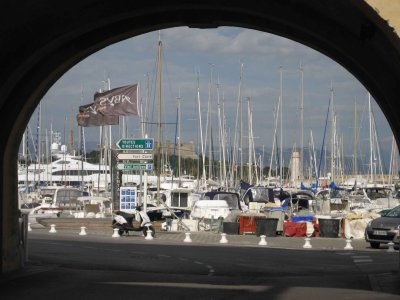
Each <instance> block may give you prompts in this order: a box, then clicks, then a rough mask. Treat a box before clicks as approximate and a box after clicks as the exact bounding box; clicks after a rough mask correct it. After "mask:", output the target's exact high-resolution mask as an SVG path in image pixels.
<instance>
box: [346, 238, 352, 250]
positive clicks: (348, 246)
mask: <svg viewBox="0 0 400 300" xmlns="http://www.w3.org/2000/svg"><path fill="white" fill-rule="evenodd" d="M353 249H354V248H353V246H352V245H351V239H346V246H345V247H344V250H353Z"/></svg>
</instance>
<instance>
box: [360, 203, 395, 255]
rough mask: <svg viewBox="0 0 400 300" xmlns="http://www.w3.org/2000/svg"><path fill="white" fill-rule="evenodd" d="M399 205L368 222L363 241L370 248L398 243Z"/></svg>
mask: <svg viewBox="0 0 400 300" xmlns="http://www.w3.org/2000/svg"><path fill="white" fill-rule="evenodd" d="M399 228H400V205H399V206H396V207H395V208H393V209H391V210H389V211H386V212H384V213H382V215H381V217H379V218H376V219H374V220H372V221H370V222H369V223H368V225H367V227H366V228H365V240H366V241H367V242H369V243H370V245H371V247H372V248H379V246H380V244H387V243H389V242H393V243H397V244H398V243H399V236H400V234H399V230H400V229H399Z"/></svg>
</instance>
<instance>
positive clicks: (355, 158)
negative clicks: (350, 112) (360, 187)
mask: <svg viewBox="0 0 400 300" xmlns="http://www.w3.org/2000/svg"><path fill="white" fill-rule="evenodd" d="M353 151H354V153H353V175H354V176H356V175H357V172H358V171H357V152H358V135H357V102H356V99H354V150H353Z"/></svg>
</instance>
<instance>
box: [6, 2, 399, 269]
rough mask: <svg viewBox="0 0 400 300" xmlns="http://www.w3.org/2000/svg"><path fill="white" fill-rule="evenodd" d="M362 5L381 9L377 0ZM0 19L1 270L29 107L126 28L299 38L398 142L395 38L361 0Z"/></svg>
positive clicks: (51, 12) (155, 7) (11, 246)
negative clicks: (361, 91) (339, 69)
mask: <svg viewBox="0 0 400 300" xmlns="http://www.w3.org/2000/svg"><path fill="white" fill-rule="evenodd" d="M367 2H369V3H372V4H373V5H374V6H378V7H383V4H381V1H379V0H370V1H367ZM391 3H392V4H391V5H390V6H393V7H395V8H396V7H397V10H395V11H396V12H397V13H395V15H394V17H396V16H398V15H399V14H400V10H399V9H398V8H399V4H398V3H399V1H393V2H391ZM384 5H385V8H386V9H385V11H388V10H387V9H388V8H387V4H384ZM389 11H390V10H389ZM391 12H392V11H391ZM0 24H1V26H0V37H1V39H0V40H1V45H2V47H1V49H0V53H1V55H0V119H1V120H2V129H1V130H0V141H1V146H0V162H1V182H0V195H1V205H0V224H1V231H0V232H1V238H0V247H1V250H2V261H1V270H2V272H7V271H11V270H16V269H19V268H21V267H22V263H21V257H22V256H23V250H22V249H21V248H20V246H19V239H18V218H17V216H18V215H17V211H18V207H17V153H18V147H19V144H20V140H21V137H22V133H23V131H24V129H25V127H26V125H27V123H28V121H29V118H30V116H31V113H32V112H33V110H34V108H35V107H36V106H37V104H38V103H39V101H40V99H41V98H42V96H43V95H44V94H45V93H46V91H47V90H48V89H49V88H50V87H51V86H52V84H53V83H55V81H57V80H58V78H60V77H61V75H62V74H64V73H65V72H66V71H67V70H68V69H69V68H71V67H72V66H73V65H75V64H76V63H78V62H79V61H80V60H82V59H83V58H85V57H87V56H89V55H90V54H92V53H94V52H95V51H97V50H99V49H101V48H103V47H105V46H108V45H110V44H112V43H116V42H118V41H121V40H123V39H126V38H129V37H133V36H135V35H139V34H142V33H145V32H150V31H154V30H157V29H163V28H169V27H175V26H189V27H195V28H213V27H218V26H236V27H246V28H250V29H257V30H260V31H265V32H270V33H273V34H277V35H281V36H284V37H287V38H290V39H293V40H295V41H298V42H300V43H303V44H305V45H307V46H309V47H311V48H314V49H316V50H318V51H320V52H321V53H323V54H325V55H327V56H329V57H330V58H332V59H333V60H335V61H336V62H338V63H340V64H341V65H343V66H344V67H345V68H346V69H347V70H349V71H350V72H351V73H352V74H353V75H354V76H355V77H356V78H358V80H360V82H361V83H362V84H364V85H365V86H366V87H367V88H368V90H369V91H370V93H371V94H372V95H373V97H374V98H375V99H376V100H377V102H378V104H379V105H380V107H381V109H382V111H383V113H384V114H385V116H386V117H387V119H388V122H389V125H390V126H391V128H392V130H393V132H394V134H395V137H396V139H397V142H400V120H399V118H398V116H397V111H398V109H397V106H396V104H397V97H398V95H400V85H399V84H398V78H400V43H399V38H398V36H397V34H396V33H395V32H394V31H393V28H391V27H390V26H389V25H388V23H387V22H386V21H385V20H384V19H383V18H382V17H381V16H380V14H379V12H377V11H376V10H374V9H373V8H372V7H371V6H370V5H369V4H368V3H366V2H364V1H361V0H336V1H328V0H326V1H323V0H297V1H290V0H286V1H282V0H276V1H274V0H269V1H261V2H260V1H255V0H254V1H253V0H250V1H224V0H214V1H211V0H206V1H197V0H185V1H173V0H152V1H142V2H138V1H128V2H127V1H119V0H117V1H108V2H107V1H100V0H80V1H64V0H60V1H57V5H54V4H53V1H50V0H45V1H40V2H39V3H38V2H37V1H33V0H25V1H13V2H12V3H8V4H7V6H6V7H3V9H2V17H1V18H0Z"/></svg>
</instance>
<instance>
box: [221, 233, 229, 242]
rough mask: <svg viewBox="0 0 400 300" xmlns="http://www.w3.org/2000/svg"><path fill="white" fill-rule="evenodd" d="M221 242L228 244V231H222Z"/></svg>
mask: <svg viewBox="0 0 400 300" xmlns="http://www.w3.org/2000/svg"><path fill="white" fill-rule="evenodd" d="M219 242H220V243H221V244H227V243H228V240H227V239H226V233H221V239H220V240H219Z"/></svg>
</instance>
